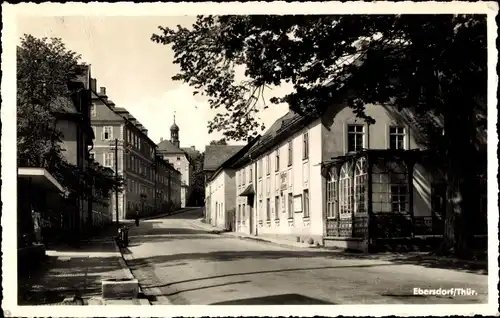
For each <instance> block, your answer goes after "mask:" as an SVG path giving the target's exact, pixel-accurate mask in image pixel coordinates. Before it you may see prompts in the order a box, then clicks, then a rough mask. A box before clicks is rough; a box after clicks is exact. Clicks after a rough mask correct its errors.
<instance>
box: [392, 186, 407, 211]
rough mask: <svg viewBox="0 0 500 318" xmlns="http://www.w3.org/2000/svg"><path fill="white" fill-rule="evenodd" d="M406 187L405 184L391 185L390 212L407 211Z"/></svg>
mask: <svg viewBox="0 0 500 318" xmlns="http://www.w3.org/2000/svg"><path fill="white" fill-rule="evenodd" d="M407 197H408V188H407V186H406V184H393V185H391V206H392V208H391V210H392V212H399V213H405V212H408V211H407V202H408V199H407Z"/></svg>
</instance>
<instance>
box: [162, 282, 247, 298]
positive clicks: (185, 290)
mask: <svg viewBox="0 0 500 318" xmlns="http://www.w3.org/2000/svg"><path fill="white" fill-rule="evenodd" d="M246 283H250V281H249V280H242V281H238V282H230V283H224V284H216V285H209V286H202V287H196V288H189V289H183V290H178V291H175V292H173V293H170V294H166V296H174V295H178V294H181V293H185V292H190V291H195V290H201V289H209V288H215V287H222V286H229V285H237V284H246Z"/></svg>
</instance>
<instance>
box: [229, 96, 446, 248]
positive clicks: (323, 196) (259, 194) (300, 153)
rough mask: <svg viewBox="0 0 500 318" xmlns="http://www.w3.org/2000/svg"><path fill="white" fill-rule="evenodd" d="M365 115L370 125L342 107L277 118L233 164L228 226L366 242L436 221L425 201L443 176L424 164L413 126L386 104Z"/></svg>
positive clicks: (348, 243)
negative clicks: (231, 217) (232, 206)
mask: <svg viewBox="0 0 500 318" xmlns="http://www.w3.org/2000/svg"><path fill="white" fill-rule="evenodd" d="M366 113H367V115H369V116H371V117H372V118H374V119H375V121H376V122H375V124H371V125H370V124H368V123H366V122H365V121H363V120H360V119H358V118H357V117H356V115H355V114H354V112H353V110H352V109H350V108H349V107H347V105H346V104H339V105H334V106H332V107H330V108H329V109H328V110H327V111H326V112H325V113H324V114H323V115H321V116H316V117H312V118H311V117H303V116H300V115H299V114H297V113H294V112H292V111H290V112H288V113H287V114H286V115H285V116H283V117H282V118H280V119H278V120H277V121H276V122H275V123H274V124H273V125H272V126H271V127H270V129H269V130H268V131H267V132H266V133H265V134H264V135H263V137H262V138H261V139H260V140H259V142H258V143H256V144H255V145H253V146H252V147H251V148H250V149H249V151H247V152H246V154H245V155H243V156H241V158H240V159H239V160H237V161H236V162H235V163H234V166H235V167H237V171H236V192H235V196H236V205H237V207H236V231H239V232H245V233H249V234H254V235H257V234H258V235H272V236H279V237H282V238H286V239H291V240H294V241H295V240H299V241H302V242H309V243H314V244H325V245H334V246H338V247H347V248H356V249H366V248H367V246H368V245H372V244H373V242H374V240H376V239H385V238H387V237H402V236H413V235H418V234H422V233H424V232H425V231H426V228H428V225H429V223H432V225H433V226H434V227H436V226H437V227H439V226H440V222H441V215H438V214H437V213H434V211H433V207H432V206H431V204H430V201H431V193H432V192H433V191H435V189H434V188H433V187H432V186H431V185H432V184H433V183H439V182H440V181H441V180H433V178H432V176H431V174H430V173H429V172H428V170H427V169H426V168H424V166H425V164H424V163H423V161H422V160H423V157H422V156H419V154H421V153H422V152H421V151H419V144H418V143H417V138H416V135H417V132H416V131H414V130H412V127H411V126H410V125H409V124H408V121H405V120H403V117H402V116H401V115H400V113H398V112H395V111H393V110H391V109H388V108H385V107H382V106H377V105H369V106H367V108H366ZM409 223H411V226H410V225H409ZM410 228H411V230H409V229H410Z"/></svg>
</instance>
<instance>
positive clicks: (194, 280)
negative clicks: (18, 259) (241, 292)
mask: <svg viewBox="0 0 500 318" xmlns="http://www.w3.org/2000/svg"><path fill="white" fill-rule="evenodd" d="M391 265H397V264H389V265H388V264H369V265H339V266H321V267H304V268H286V269H274V270H265V271H255V272H243V273H234V274H225V275H217V276H209V277H202V278H193V279H186V280H182V281H176V282H172V283H168V284H163V285H155V286H145V287H147V288H162V287H170V286H172V285H177V284H184V283H192V282H198V281H203V280H210V279H217V278H227V277H234V276H241V275H245V276H246V275H260V274H272V273H286V272H296V271H313V270H324V269H340V268H368V267H378V266H391Z"/></svg>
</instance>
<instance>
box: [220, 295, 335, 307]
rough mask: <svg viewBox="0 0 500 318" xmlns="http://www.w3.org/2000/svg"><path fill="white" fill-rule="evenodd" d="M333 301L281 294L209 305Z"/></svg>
mask: <svg viewBox="0 0 500 318" xmlns="http://www.w3.org/2000/svg"><path fill="white" fill-rule="evenodd" d="M334 304H335V303H332V302H328V301H325V300H321V299H317V298H311V297H308V296H305V295H301V294H282V295H273V296H265V297H255V298H245V299H236V300H229V301H223V302H218V303H213V304H211V305H334Z"/></svg>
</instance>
